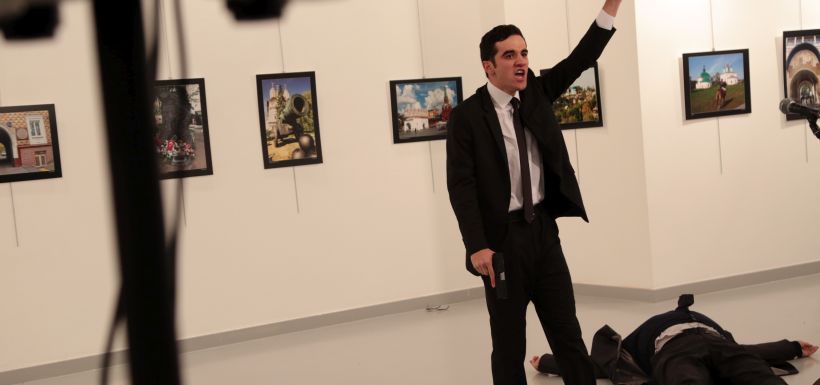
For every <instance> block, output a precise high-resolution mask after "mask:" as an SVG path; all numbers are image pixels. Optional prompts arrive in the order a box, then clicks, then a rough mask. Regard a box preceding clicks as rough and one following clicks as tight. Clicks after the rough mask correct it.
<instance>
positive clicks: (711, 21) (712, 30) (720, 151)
mask: <svg viewBox="0 0 820 385" xmlns="http://www.w3.org/2000/svg"><path fill="white" fill-rule="evenodd" d="M714 13H715V11H714V4H713V3H712V0H709V32H710V34H711V35H712V52H715V19H714ZM684 65H685V63H684ZM715 124H716V125H717V138H718V161H719V162H720V175H723V146H722V144H721V140H720V136H721V132H720V117H716V118H715Z"/></svg>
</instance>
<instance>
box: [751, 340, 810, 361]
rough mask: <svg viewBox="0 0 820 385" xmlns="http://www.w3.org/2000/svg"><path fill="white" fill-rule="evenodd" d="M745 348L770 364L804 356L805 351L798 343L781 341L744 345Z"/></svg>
mask: <svg viewBox="0 0 820 385" xmlns="http://www.w3.org/2000/svg"><path fill="white" fill-rule="evenodd" d="M743 347H744V348H746V350H748V351H749V352H751V353H753V354H754V355H756V356H758V357H760V358H762V359H763V360H764V361H766V362H768V363H770V364H773V363H780V362H785V361H788V360H793V359H795V358H800V357H802V356H803V349H802V348H801V347H800V343H799V342H797V341H789V340H780V341H775V342H767V343H763V344H756V345H743Z"/></svg>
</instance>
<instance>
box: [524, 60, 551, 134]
mask: <svg viewBox="0 0 820 385" xmlns="http://www.w3.org/2000/svg"><path fill="white" fill-rule="evenodd" d="M527 76H529V78H528V79H527V88H526V89H525V90H524V91H521V92H519V93H518V95H519V96H520V97H521V120H522V123H524V127H527V128H529V129H530V132H531V133H532V134H533V136H535V139H536V140H538V142H539V143H540V144H541V147H544V146H546V144H547V140H546V138H545V137H544V132H543V131H542V130H534V129H532V128H531V127H533V125H532V120H533V115H534V114H535V112H536V110H537V108H536V104H537V102H538V101H537V100H536V98H535V97H533V96H531V95H530V92H528V91H530V90H531V87H536V86H537V85H538V84H537V79H536V78H535V74H534V73H533V72H532V70H528V73H527Z"/></svg>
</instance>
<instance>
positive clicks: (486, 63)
mask: <svg viewBox="0 0 820 385" xmlns="http://www.w3.org/2000/svg"><path fill="white" fill-rule="evenodd" d="M481 65H482V66H483V67H484V73H485V74H487V76H490V74H492V73H494V72H495V65H493V62H492V61H490V60H483V61H482V62H481Z"/></svg>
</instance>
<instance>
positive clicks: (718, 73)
mask: <svg viewBox="0 0 820 385" xmlns="http://www.w3.org/2000/svg"><path fill="white" fill-rule="evenodd" d="M683 83H684V86H683V92H684V97H685V101H686V119H687V120H688V119H700V118H710V117H714V116H723V115H736V114H748V113H750V112H752V94H751V91H750V90H751V89H750V83H749V50H748V49H738V50H730V51H714V52H700V53H687V54H683Z"/></svg>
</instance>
